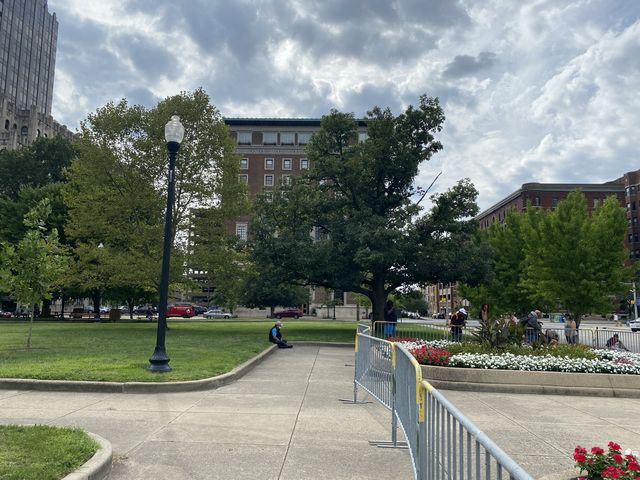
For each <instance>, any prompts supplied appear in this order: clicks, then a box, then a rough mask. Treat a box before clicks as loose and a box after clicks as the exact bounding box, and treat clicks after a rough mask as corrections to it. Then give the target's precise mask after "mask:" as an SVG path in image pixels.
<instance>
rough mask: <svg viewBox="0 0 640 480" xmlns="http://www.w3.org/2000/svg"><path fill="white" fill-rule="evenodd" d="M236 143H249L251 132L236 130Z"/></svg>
mask: <svg viewBox="0 0 640 480" xmlns="http://www.w3.org/2000/svg"><path fill="white" fill-rule="evenodd" d="M238 145H251V132H238Z"/></svg>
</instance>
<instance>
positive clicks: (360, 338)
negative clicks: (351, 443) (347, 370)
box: [353, 333, 393, 410]
mask: <svg viewBox="0 0 640 480" xmlns="http://www.w3.org/2000/svg"><path fill="white" fill-rule="evenodd" d="M392 347H393V344H392V343H391V342H387V341H386V340H382V339H380V338H375V337H372V336H370V335H365V334H362V333H358V334H357V337H356V349H355V350H356V352H355V353H356V355H355V356H356V366H355V377H354V382H353V401H354V403H356V402H357V395H358V386H359V387H361V388H362V389H364V390H365V391H367V392H369V393H370V394H371V395H372V396H373V397H374V398H375V399H376V400H378V401H379V402H380V403H381V404H382V405H384V406H385V407H387V408H388V409H390V410H391V409H392V408H393V407H392V405H391V402H392V393H393V392H392V390H393V365H392V363H391V355H392Z"/></svg>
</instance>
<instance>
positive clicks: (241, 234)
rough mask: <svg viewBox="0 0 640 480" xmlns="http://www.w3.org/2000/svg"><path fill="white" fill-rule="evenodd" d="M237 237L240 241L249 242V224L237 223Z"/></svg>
mask: <svg viewBox="0 0 640 480" xmlns="http://www.w3.org/2000/svg"><path fill="white" fill-rule="evenodd" d="M236 235H237V236H238V238H239V239H240V240H245V241H246V240H247V224H246V223H236Z"/></svg>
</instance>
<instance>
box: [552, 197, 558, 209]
mask: <svg viewBox="0 0 640 480" xmlns="http://www.w3.org/2000/svg"><path fill="white" fill-rule="evenodd" d="M557 205H558V197H553V198H552V199H551V207H553V208H555V207H556V206H557Z"/></svg>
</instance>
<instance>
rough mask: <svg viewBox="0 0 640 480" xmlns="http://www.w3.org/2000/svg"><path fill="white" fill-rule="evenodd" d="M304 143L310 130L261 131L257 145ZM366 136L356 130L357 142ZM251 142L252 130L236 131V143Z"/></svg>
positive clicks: (247, 143)
mask: <svg viewBox="0 0 640 480" xmlns="http://www.w3.org/2000/svg"><path fill="white" fill-rule="evenodd" d="M258 133H259V132H258ZM296 135H297V136H298V142H297V145H306V144H308V143H309V141H310V140H311V135H313V134H312V133H311V132H298V133H297V134H296V133H295V132H262V143H260V142H259V141H258V145H296ZM367 138H368V135H367V132H358V142H360V143H362V142H364V141H365V140H366V139H367ZM252 143H253V132H251V131H248V130H245V131H238V145H251V144H252Z"/></svg>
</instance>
